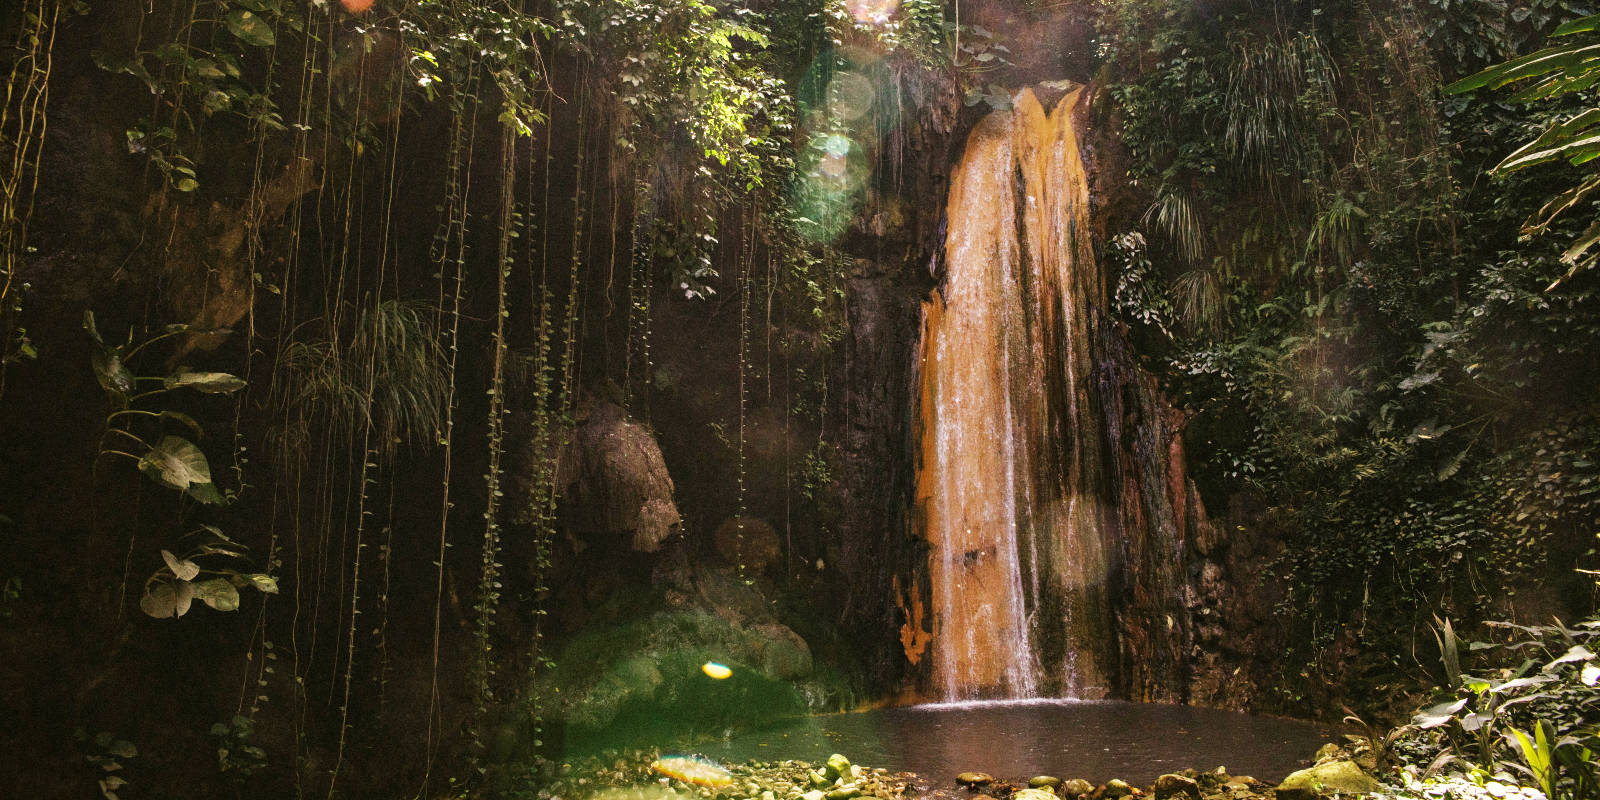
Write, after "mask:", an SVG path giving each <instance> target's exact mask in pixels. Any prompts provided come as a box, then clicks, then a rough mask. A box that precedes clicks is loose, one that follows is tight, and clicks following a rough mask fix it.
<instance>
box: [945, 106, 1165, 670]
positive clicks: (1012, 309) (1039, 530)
mask: <svg viewBox="0 0 1600 800" xmlns="http://www.w3.org/2000/svg"><path fill="white" fill-rule="evenodd" d="M1083 100H1084V96H1083V90H1082V89H1079V90H1077V91H1074V92H1072V93H1070V94H1068V95H1067V96H1066V97H1064V98H1063V99H1061V100H1060V102H1058V103H1057V104H1056V107H1055V110H1054V111H1053V112H1047V111H1046V110H1045V108H1044V107H1043V106H1042V105H1041V103H1040V102H1039V100H1038V98H1037V97H1036V96H1035V95H1034V93H1033V92H1032V91H1031V90H1023V91H1022V92H1020V93H1019V94H1018V95H1017V96H1016V97H1015V98H1014V100H1013V107H1012V109H1011V110H1010V111H997V112H994V113H992V114H990V115H989V116H988V117H987V118H986V119H984V120H983V121H982V122H981V123H979V125H978V127H977V128H976V129H975V130H974V131H973V132H972V134H971V135H970V137H969V138H968V140H967V145H966V150H965V152H964V154H963V156H962V158H961V161H960V162H959V164H958V165H957V167H956V170H955V172H954V174H953V176H952V179H951V189H950V198H949V204H948V216H949V228H948V236H947V239H946V242H945V261H946V264H947V274H946V277H945V280H944V283H943V285H942V286H941V287H940V290H939V291H938V292H936V293H935V294H934V295H933V296H932V297H931V298H930V299H929V300H928V301H927V302H926V304H925V305H924V309H923V332H922V352H921V363H920V380H921V391H920V411H919V424H918V436H919V445H918V447H919V453H918V455H919V461H918V468H917V479H916V492H917V504H918V510H919V526H920V528H921V531H922V533H923V535H924V536H925V537H926V539H927V540H928V542H929V545H930V551H931V552H930V561H929V565H928V578H929V585H930V588H931V593H932V600H933V608H934V611H935V618H934V631H933V650H932V659H933V666H932V674H931V678H932V682H933V684H934V690H935V691H936V693H937V694H938V695H939V696H940V697H942V698H943V699H946V700H965V699H978V698H993V697H1038V696H1065V697H1103V696H1106V695H1107V694H1109V693H1110V692H1111V689H1112V684H1113V681H1114V679H1115V673H1116V672H1117V668H1118V664H1117V658H1118V651H1117V648H1116V642H1117V639H1118V634H1117V631H1116V616H1115V614H1114V613H1113V607H1112V606H1113V600H1114V597H1113V595H1114V591H1113V586H1112V584H1113V583H1114V582H1115V581H1116V580H1117V579H1118V578H1117V573H1118V570H1120V569H1121V568H1122V566H1123V564H1122V562H1123V560H1124V559H1125V558H1127V557H1128V553H1129V548H1128V546H1127V543H1126V542H1125V541H1124V537H1125V534H1124V533H1123V531H1124V529H1125V528H1127V527H1128V525H1129V524H1130V519H1129V518H1130V517H1139V518H1141V519H1139V520H1137V521H1135V522H1134V524H1144V525H1146V526H1147V527H1148V526H1149V525H1150V524H1156V525H1157V526H1158V527H1163V528H1167V529H1170V528H1172V525H1171V524H1170V522H1171V521H1172V518H1173V514H1172V513H1171V505H1172V504H1171V503H1170V502H1164V501H1163V502H1158V503H1156V505H1159V506H1161V508H1159V509H1155V510H1154V511H1155V513H1141V512H1140V511H1139V509H1140V508H1141V507H1143V506H1148V505H1150V503H1149V502H1147V499H1148V498H1145V499H1141V495H1142V494H1145V493H1144V492H1142V491H1141V490H1142V487H1143V485H1144V484H1145V483H1149V482H1150V481H1149V480H1148V476H1149V474H1150V473H1152V472H1154V473H1157V474H1159V475H1160V477H1159V478H1156V480H1157V481H1159V482H1161V485H1163V486H1164V485H1165V483H1166V478H1167V475H1165V474H1160V473H1162V472H1163V470H1162V469H1161V467H1160V465H1155V464H1152V468H1151V469H1134V470H1125V469H1124V468H1123V467H1122V466H1121V464H1120V462H1119V458H1120V452H1121V450H1120V448H1122V447H1123V446H1124V444H1123V442H1122V439H1123V434H1124V431H1123V430H1122V427H1121V421H1120V418H1113V417H1112V416H1111V414H1112V413H1117V414H1119V415H1120V414H1121V413H1122V412H1123V402H1122V398H1121V397H1120V396H1117V397H1111V398H1107V397H1105V396H1104V395H1105V394H1107V392H1108V391H1109V392H1111V393H1113V394H1116V388H1115V387H1112V388H1110V389H1108V388H1107V385H1106V384H1108V383H1114V382H1115V380H1116V379H1117V378H1118V377H1121V376H1120V375H1119V376H1110V378H1111V379H1110V380H1108V373H1107V369H1106V368H1105V367H1104V366H1102V365H1101V364H1100V361H1101V360H1102V359H1098V358H1097V354H1098V353H1099V352H1100V350H1101V349H1103V348H1100V347H1098V346H1097V345H1096V342H1097V341H1098V340H1097V339H1096V336H1097V335H1098V334H1097V328H1098V327H1100V325H1101V322H1100V320H1099V319H1098V317H1097V316H1096V315H1097V313H1098V312H1097V309H1101V308H1103V307H1104V289H1103V288H1102V282H1101V279H1100V275H1099V272H1098V268H1097V266H1096V263H1095V259H1094V251H1093V245H1092V242H1091V238H1090V231H1089V224H1088V223H1089V220H1088V209H1089V186H1088V180H1087V177H1086V174H1085V169H1084V164H1083V160H1082V157H1081V154H1080V150H1079V143H1078V134H1077V131H1076V129H1075V127H1074V112H1075V110H1076V109H1077V108H1078V106H1079V104H1080V103H1081V102H1083ZM1147 416H1150V415H1147ZM1153 416H1154V417H1155V418H1158V419H1159V415H1153ZM1146 427H1149V426H1146ZM1158 427H1159V426H1158ZM1140 433H1141V432H1134V431H1129V432H1127V434H1128V436H1129V437H1132V438H1138V436H1139V435H1140ZM1155 434H1156V437H1157V439H1159V436H1160V435H1161V434H1162V431H1155ZM1166 457H1167V454H1161V455H1160V456H1158V457H1157V460H1163V459H1165V458H1166ZM1133 472H1137V473H1138V474H1137V475H1134V476H1133V477H1131V478H1129V477H1127V476H1126V475H1125V474H1124V473H1129V474H1131V473H1133ZM1179 475H1180V476H1181V471H1180V473H1179ZM1168 488H1169V489H1170V487H1168ZM1184 489H1185V487H1184V486H1183V480H1180V481H1179V486H1178V492H1179V493H1180V494H1182V493H1184ZM1159 494H1162V495H1165V494H1167V492H1159ZM1157 499H1158V500H1159V499H1160V498H1157ZM1130 511H1131V513H1130ZM1178 535H1179V536H1181V532H1180V533H1179V534H1178ZM1164 538H1167V539H1171V538H1172V537H1164ZM1168 560H1169V561H1172V562H1174V563H1175V562H1176V559H1168ZM1166 571H1168V572H1175V571H1176V568H1175V567H1170V568H1166ZM1143 577H1144V578H1148V577H1149V576H1143ZM1171 583H1173V582H1172V581H1170V580H1168V581H1164V582H1163V585H1165V584H1171ZM1156 594H1160V595H1163V597H1164V596H1165V595H1167V594H1172V592H1169V591H1166V589H1160V590H1158V591H1157V592H1156ZM1161 602H1164V599H1163V600H1162V601H1161ZM1158 604H1159V603H1158ZM1166 625H1167V627H1169V628H1171V627H1173V625H1174V621H1173V617H1172V616H1171V615H1170V614H1168V615H1167V616H1166Z"/></svg>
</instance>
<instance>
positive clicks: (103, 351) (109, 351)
mask: <svg viewBox="0 0 1600 800" xmlns="http://www.w3.org/2000/svg"><path fill="white" fill-rule="evenodd" d="M93 364H94V377H95V380H97V381H99V382H100V386H101V387H102V388H104V389H105V390H106V391H108V392H114V393H116V394H119V395H124V396H126V395H127V394H128V392H131V391H133V373H132V372H129V371H128V367H127V365H125V364H123V363H122V348H120V347H101V348H100V349H99V350H96V351H95V354H94V358H93Z"/></svg>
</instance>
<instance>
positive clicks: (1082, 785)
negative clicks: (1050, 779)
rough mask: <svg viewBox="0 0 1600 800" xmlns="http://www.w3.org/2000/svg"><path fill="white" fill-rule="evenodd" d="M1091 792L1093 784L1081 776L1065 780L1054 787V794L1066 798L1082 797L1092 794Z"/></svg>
mask: <svg viewBox="0 0 1600 800" xmlns="http://www.w3.org/2000/svg"><path fill="white" fill-rule="evenodd" d="M1093 792H1094V784H1092V783H1089V782H1088V781H1086V780H1084V779H1082V778H1073V779H1072V780H1069V781H1065V782H1063V783H1062V784H1061V786H1060V787H1058V788H1057V789H1056V794H1058V795H1061V796H1062V797H1067V798H1075V797H1084V796H1087V795H1089V794H1092V793H1093Z"/></svg>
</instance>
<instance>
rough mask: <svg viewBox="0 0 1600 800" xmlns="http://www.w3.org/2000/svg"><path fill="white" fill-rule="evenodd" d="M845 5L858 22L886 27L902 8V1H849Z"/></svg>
mask: <svg viewBox="0 0 1600 800" xmlns="http://www.w3.org/2000/svg"><path fill="white" fill-rule="evenodd" d="M844 5H845V8H846V9H849V11H850V16H852V17H855V20H856V22H865V23H867V24H869V25H886V24H888V22H889V18H890V17H892V16H894V12H895V11H896V10H897V9H899V8H900V0H848V2H846V3H845V4H844Z"/></svg>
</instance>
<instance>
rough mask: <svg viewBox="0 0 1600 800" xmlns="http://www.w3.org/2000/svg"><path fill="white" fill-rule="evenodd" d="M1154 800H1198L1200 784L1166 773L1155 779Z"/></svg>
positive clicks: (1193, 780)
mask: <svg viewBox="0 0 1600 800" xmlns="http://www.w3.org/2000/svg"><path fill="white" fill-rule="evenodd" d="M1153 790H1154V791H1155V795H1156V800H1169V798H1184V797H1188V798H1193V799H1194V800H1200V783H1199V781H1197V780H1195V779H1194V778H1190V777H1187V776H1184V775H1178V774H1175V773H1170V772H1169V773H1167V774H1166V775H1162V776H1161V777H1159V778H1156V783H1155V786H1154V787H1153Z"/></svg>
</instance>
